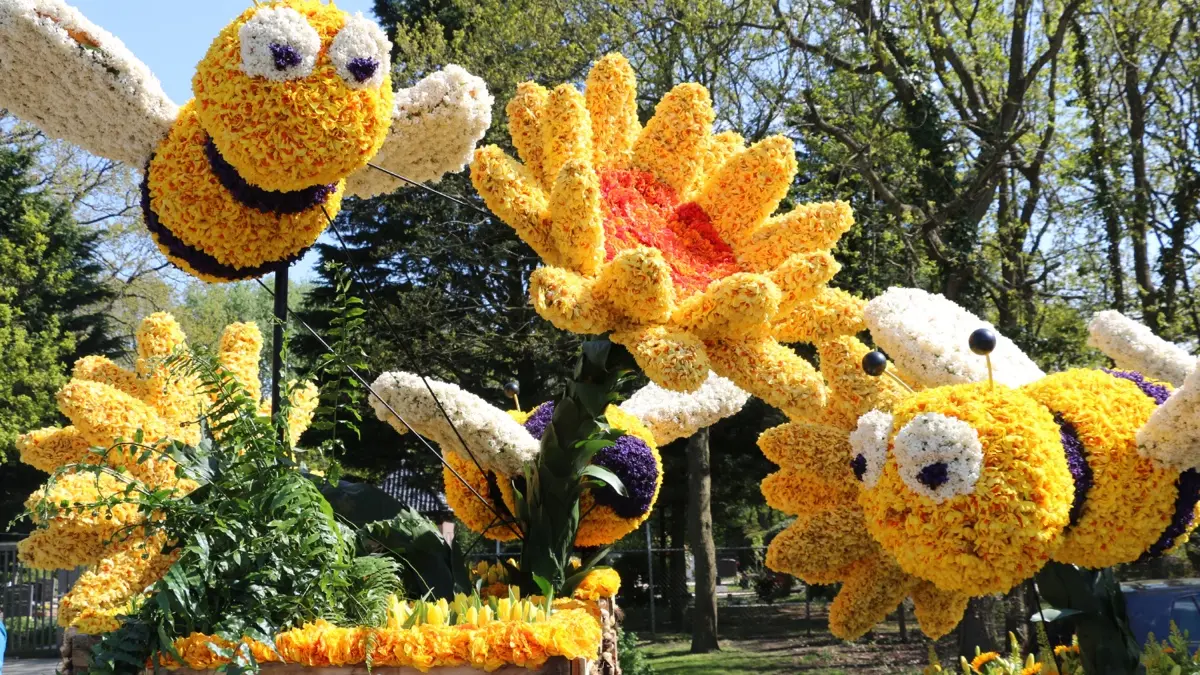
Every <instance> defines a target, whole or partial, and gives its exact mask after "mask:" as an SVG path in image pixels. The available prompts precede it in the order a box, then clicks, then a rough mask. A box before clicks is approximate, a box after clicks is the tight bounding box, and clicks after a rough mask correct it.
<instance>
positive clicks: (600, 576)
mask: <svg viewBox="0 0 1200 675" xmlns="http://www.w3.org/2000/svg"><path fill="white" fill-rule="evenodd" d="M620 590H621V575H620V574H617V571H616V570H614V569H612V568H608V567H606V568H602V569H594V570H592V571H591V572H589V573H588V575H587V576H586V577H584V578H583V581H581V582H580V583H579V586H577V587H576V588H575V593H574V597H575V599H576V600H584V601H595V600H599V599H601V598H615V597H616V596H617V593H618V592H619V591H620Z"/></svg>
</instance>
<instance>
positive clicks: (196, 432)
mask: <svg viewBox="0 0 1200 675" xmlns="http://www.w3.org/2000/svg"><path fill="white" fill-rule="evenodd" d="M136 339H137V359H136V361H135V364H134V368H133V369H125V368H122V367H120V366H118V365H117V364H116V363H114V362H112V361H111V360H109V359H107V358H105V357H102V356H87V357H84V358H82V359H80V360H79V361H78V362H76V364H75V368H74V371H73V372H72V379H71V380H70V381H69V382H68V383H67V384H66V385H65V386H64V387H63V388H62V389H61V390H59V392H58V404H59V409H60V410H61V411H62V413H63V415H65V416H66V417H67V418H68V419H69V420H70V421H71V424H70V425H69V426H66V427H61V428H59V427H50V428H45V429H38V430H35V431H32V432H29V433H27V434H24V435H23V436H21V437H20V438H19V439H18V441H17V447H18V449H19V451H20V455H21V460H22V461H24V462H25V463H27V464H29V465H31V466H34V467H36V468H38V469H41V470H43V471H46V472H49V473H54V472H56V471H59V470H60V469H62V468H64V467H69V466H70V465H71V464H75V463H81V462H87V463H96V462H100V461H103V463H105V464H107V465H108V466H110V467H111V468H113V469H116V470H118V471H122V472H125V476H124V477H118V476H116V475H111V474H107V473H102V474H95V473H91V472H86V471H84V472H76V471H74V470H70V469H68V470H67V471H66V472H63V473H60V474H58V475H57V476H56V477H55V478H54V479H52V480H51V481H50V482H49V483H47V484H46V485H45V486H43V487H42V489H40V490H39V491H38V492H35V493H34V494H33V495H31V496H30V498H29V500H28V501H27V502H26V506H27V507H28V508H29V509H30V510H31V511H32V512H33V514H34V517H33V520H34V524H36V525H37V526H38V529H37V530H36V531H35V532H33V533H32V534H31V535H30V536H29V537H27V538H26V539H25V540H23V541H22V542H21V543H20V545H19V553H20V557H21V560H22V561H23V562H25V563H26V564H27V565H30V566H31V567H35V568H39V569H71V568H74V567H77V566H81V565H87V566H92V569H90V570H88V571H87V572H85V573H84V574H83V576H81V577H80V579H79V582H77V583H76V585H75V586H74V588H72V590H71V592H70V593H68V594H67V595H66V596H64V597H63V599H62V605H61V608H60V612H59V622H60V624H61V625H63V626H64V627H66V626H75V627H76V628H78V629H79V630H80V631H82V632H86V633H100V632H106V631H109V630H113V629H114V628H116V623H117V619H116V617H117V616H118V615H119V614H121V613H122V612H124V611H126V610H127V609H129V608H130V607H131V603H132V602H134V601H135V600H136V598H137V597H138V596H139V595H141V594H142V593H143V592H144V591H145V589H146V588H147V587H148V586H149V585H151V584H153V583H154V582H155V581H157V580H158V579H160V578H161V577H162V576H163V575H164V574H165V573H166V571H167V569H168V568H169V567H170V566H171V563H172V562H173V561H174V559H175V557H176V554H172V553H164V552H163V549H164V547H165V542H164V541H163V540H162V538H161V536H160V535H154V536H152V537H151V538H150V539H146V538H145V535H144V532H142V531H141V530H140V528H139V526H140V525H142V524H144V523H145V517H144V516H143V515H141V514H140V513H139V512H138V508H137V506H136V505H135V504H131V503H121V504H118V505H117V506H115V507H113V508H112V509H109V508H104V507H96V506H94V505H95V504H96V503H97V502H101V501H103V500H105V499H110V498H113V497H117V496H120V495H123V494H124V493H125V490H126V487H127V486H128V485H129V484H130V483H134V484H135V485H137V486H144V487H148V488H164V487H166V488H171V489H174V490H176V491H177V492H178V493H179V494H180V495H183V494H186V493H188V492H190V491H191V490H193V489H195V487H196V483H195V482H194V481H191V480H188V479H180V478H177V477H176V475H175V474H176V469H177V466H176V464H175V462H174V461H173V460H171V459H169V458H167V457H164V456H162V454H161V453H159V452H158V451H157V450H155V449H154V448H153V446H155V445H157V444H160V443H163V442H167V441H180V442H183V443H187V444H195V443H198V442H199V440H200V429H201V425H200V418H201V417H202V416H203V415H204V414H205V412H206V410H207V409H208V408H209V406H211V405H212V403H213V401H212V399H210V398H209V396H208V395H206V394H205V393H204V392H202V391H201V390H200V386H199V381H198V380H197V378H196V377H195V376H194V375H192V374H190V373H189V371H188V369H187V368H186V367H184V366H186V364H185V363H182V362H179V363H173V362H172V357H176V358H184V359H186V356H183V357H180V356H179V355H181V354H185V353H186V352H185V350H186V337H185V336H184V334H183V331H182V330H181V329H180V327H179V324H178V322H176V320H175V319H174V317H172V316H171V315H170V314H167V313H164V312H159V313H156V314H152V315H150V316H148V317H146V318H145V319H144V320H143V321H142V323H141V325H140V326H139V328H138V332H137V337H136ZM261 350H262V334H261V332H260V331H259V329H258V327H257V326H255V325H254V324H252V323H234V324H230V325H229V326H227V327H226V328H225V330H224V331H223V333H222V335H221V342H220V346H219V349H218V358H217V360H218V363H219V364H220V367H221V368H222V370H223V372H224V373H226V374H227V375H228V376H229V377H231V378H233V379H234V380H236V381H237V383H238V384H239V385H240V386H242V387H243V388H244V389H245V390H246V391H247V393H248V394H249V395H250V396H252V397H253V398H258V397H259V396H260V393H261V392H260V389H261V385H260V384H259V378H258V363H259V354H260V352H261ZM290 401H291V403H292V406H291V408H290V410H289V415H288V426H289V433H290V437H291V438H292V439H295V438H297V437H298V436H299V435H300V434H301V433H303V431H304V430H305V429H306V428H307V427H308V424H309V422H311V420H312V415H313V411H314V410H315V408H316V404H317V390H316V387H315V386H314V385H313V384H312V383H311V382H305V383H303V384H300V385H293V386H292V387H291V395H290ZM264 405H266V403H264ZM139 433H140V434H141V437H142V445H141V446H140V447H136V448H131V447H124V446H122V447H113V446H114V445H115V444H116V443H118V442H119V441H126V442H129V441H132V440H133V439H134V438H136V437H137V435H138V434H139ZM147 453H148V454H149V455H150V456H149V457H148V458H143V455H144V454H147ZM139 460H140V461H139Z"/></svg>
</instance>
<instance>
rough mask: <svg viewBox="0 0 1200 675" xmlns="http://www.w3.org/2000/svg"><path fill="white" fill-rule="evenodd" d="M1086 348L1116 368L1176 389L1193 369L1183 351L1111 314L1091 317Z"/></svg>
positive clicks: (1177, 346)
mask: <svg viewBox="0 0 1200 675" xmlns="http://www.w3.org/2000/svg"><path fill="white" fill-rule="evenodd" d="M1088 346H1090V347H1095V348H1096V349H1099V350H1100V351H1102V352H1104V354H1105V355H1106V356H1108V357H1109V358H1111V359H1112V360H1113V362H1114V363H1116V364H1117V367H1118V368H1122V369H1125V370H1136V371H1138V372H1139V373H1141V374H1143V375H1145V376H1147V377H1152V378H1154V379H1156V380H1162V381H1163V382H1170V383H1171V384H1172V385H1173V386H1176V387H1178V386H1179V385H1181V384H1183V380H1184V378H1186V377H1187V376H1188V374H1189V373H1191V372H1192V370H1193V369H1194V368H1195V367H1196V359H1195V357H1193V356H1192V355H1191V354H1189V353H1188V351H1187V350H1186V349H1184V348H1183V347H1180V346H1179V345H1176V344H1174V343H1172V342H1167V341H1166V340H1164V339H1162V338H1160V337H1158V336H1157V335H1155V334H1154V332H1153V331H1151V330H1150V329H1149V328H1147V327H1146V326H1143V325H1142V324H1140V323H1138V322H1137V321H1134V320H1133V319H1130V318H1128V317H1126V316H1125V315H1124V314H1121V313H1120V312H1117V311H1114V310H1108V311H1104V312H1100V313H1098V314H1096V315H1095V316H1093V317H1092V320H1091V322H1090V323H1088Z"/></svg>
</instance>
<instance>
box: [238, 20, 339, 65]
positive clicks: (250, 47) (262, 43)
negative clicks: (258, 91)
mask: <svg viewBox="0 0 1200 675" xmlns="http://www.w3.org/2000/svg"><path fill="white" fill-rule="evenodd" d="M238 42H239V43H241V46H242V72H244V73H246V74H247V75H249V76H251V77H265V78H267V79H268V80H275V81H276V82H284V81H286V80H298V79H300V78H302V77H308V76H309V75H311V74H312V71H313V67H314V66H315V65H316V64H317V56H318V55H319V54H320V53H321V36H320V35H318V34H317V30H316V29H315V28H313V27H312V26H311V25H309V23H308V21H307V20H306V19H305V18H304V17H303V16H302V15H301V14H300V12H297V11H296V10H294V9H292V8H291V7H263V8H262V9H260V10H258V11H257V12H255V13H254V16H252V17H250V20H249V21H247V22H246V23H244V24H242V27H241V28H240V29H238ZM280 50H285V51H286V53H283V52H281V51H280Z"/></svg>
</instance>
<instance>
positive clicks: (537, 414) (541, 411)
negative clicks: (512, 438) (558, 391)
mask: <svg viewBox="0 0 1200 675" xmlns="http://www.w3.org/2000/svg"><path fill="white" fill-rule="evenodd" d="M553 418H554V401H546V402H545V403H543V404H541V405H539V406H538V407H537V409H536V410H534V411H533V414H532V415H530V416H529V419H527V420H525V431H528V432H529V435H530V436H533V437H534V438H536V439H538V440H539V441H540V440H542V434H544V433H546V427H548V426H550V420H551V419H553Z"/></svg>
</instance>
